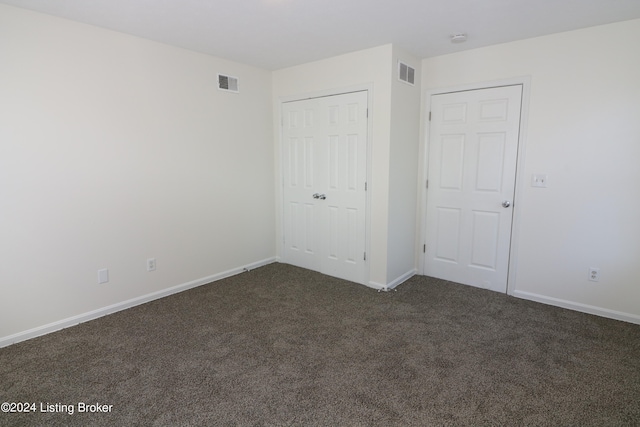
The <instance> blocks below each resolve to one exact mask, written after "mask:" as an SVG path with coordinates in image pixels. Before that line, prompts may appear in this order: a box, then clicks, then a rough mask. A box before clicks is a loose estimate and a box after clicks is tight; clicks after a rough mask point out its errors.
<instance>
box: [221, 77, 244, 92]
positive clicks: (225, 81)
mask: <svg viewBox="0 0 640 427" xmlns="http://www.w3.org/2000/svg"><path fill="white" fill-rule="evenodd" d="M218 89H220V90H226V91H228V92H236V93H238V92H239V90H238V78H237V77H231V76H225V75H224V74H218Z"/></svg>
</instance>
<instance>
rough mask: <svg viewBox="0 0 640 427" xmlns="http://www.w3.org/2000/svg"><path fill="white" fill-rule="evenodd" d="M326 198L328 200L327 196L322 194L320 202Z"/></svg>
mask: <svg viewBox="0 0 640 427" xmlns="http://www.w3.org/2000/svg"><path fill="white" fill-rule="evenodd" d="M326 198H327V195H326V194H321V195H320V197H319V199H320V200H324V199H326Z"/></svg>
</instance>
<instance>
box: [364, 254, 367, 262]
mask: <svg viewBox="0 0 640 427" xmlns="http://www.w3.org/2000/svg"><path fill="white" fill-rule="evenodd" d="M364 260H365V261H366V260H367V253H366V252H365V253H364Z"/></svg>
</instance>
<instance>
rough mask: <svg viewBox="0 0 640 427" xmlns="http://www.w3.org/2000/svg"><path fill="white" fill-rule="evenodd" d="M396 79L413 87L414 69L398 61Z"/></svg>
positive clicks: (414, 79)
mask: <svg viewBox="0 0 640 427" xmlns="http://www.w3.org/2000/svg"><path fill="white" fill-rule="evenodd" d="M398 79H399V80H400V81H401V82H405V83H408V84H410V85H412V86H413V85H414V84H415V81H416V69H415V68H413V67H410V66H408V65H407V64H405V63H404V62H400V61H398Z"/></svg>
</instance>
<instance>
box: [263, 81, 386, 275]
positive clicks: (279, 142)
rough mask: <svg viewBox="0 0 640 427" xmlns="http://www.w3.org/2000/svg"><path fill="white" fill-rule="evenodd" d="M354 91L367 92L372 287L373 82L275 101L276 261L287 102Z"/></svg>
mask: <svg viewBox="0 0 640 427" xmlns="http://www.w3.org/2000/svg"><path fill="white" fill-rule="evenodd" d="M352 92H367V111H368V115H367V144H366V150H367V159H366V168H367V171H366V176H367V191H366V201H365V252H366V254H367V259H366V260H365V271H364V279H363V282H362V284H363V285H366V286H369V277H370V270H371V264H370V262H369V260H370V259H371V255H370V253H371V247H370V246H371V194H372V193H373V189H374V188H375V183H374V182H373V179H372V177H373V175H372V171H371V169H372V151H373V150H372V146H373V145H372V143H371V141H372V139H373V118H374V112H373V102H372V101H373V84H372V83H369V84H361V85H354V86H347V87H343V88H336V89H326V90H319V91H313V92H305V93H301V94H295V95H287V96H280V97H278V99H277V101H276V102H275V104H276V105H275V108H274V112H275V114H274V125H275V127H276V128H277V135H278V136H277V138H276V147H275V148H276V149H275V160H276V168H275V181H276V182H275V186H276V204H275V205H276V261H277V262H280V261H284V259H283V256H284V237H285V234H284V231H285V228H284V169H283V168H284V161H283V159H284V151H283V145H284V144H283V137H284V133H283V128H282V127H283V126H284V117H283V114H282V107H283V104H285V103H287V102H295V101H304V100H307V99H314V98H324V97H329V96H335V95H344V94H347V93H352Z"/></svg>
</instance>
